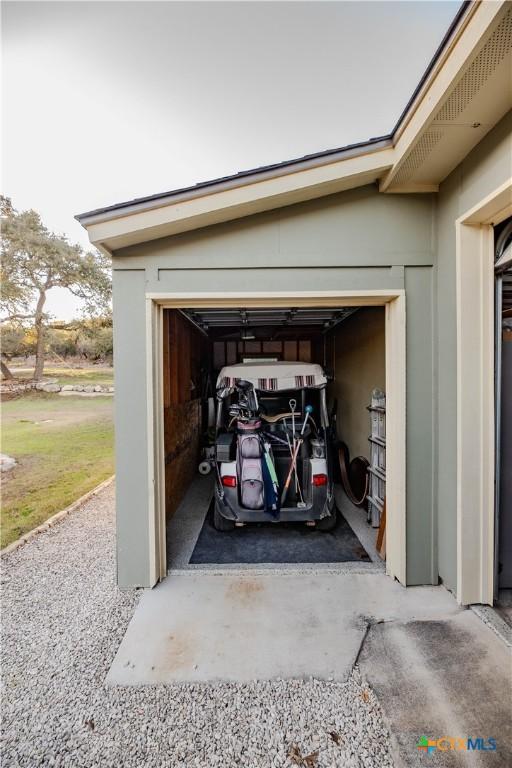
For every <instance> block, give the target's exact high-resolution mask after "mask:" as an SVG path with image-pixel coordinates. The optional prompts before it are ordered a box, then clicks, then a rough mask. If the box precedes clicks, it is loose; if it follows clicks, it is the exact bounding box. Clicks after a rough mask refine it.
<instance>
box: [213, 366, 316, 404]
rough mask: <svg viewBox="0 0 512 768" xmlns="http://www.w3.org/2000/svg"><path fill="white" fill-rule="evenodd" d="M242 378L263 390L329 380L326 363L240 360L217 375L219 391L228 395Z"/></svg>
mask: <svg viewBox="0 0 512 768" xmlns="http://www.w3.org/2000/svg"><path fill="white" fill-rule="evenodd" d="M240 380H244V381H248V382H250V383H251V384H252V385H253V387H254V389H257V390H259V391H260V392H282V391H285V390H294V389H304V388H308V389H320V388H323V387H325V386H326V384H327V378H326V376H325V373H324V371H323V369H322V366H320V365H317V364H316V363H299V362H297V363H286V362H276V363H240V364H238V365H226V366H225V367H224V368H222V370H221V372H220V373H219V376H218V379H217V392H219V391H221V390H225V391H226V394H225V396H226V397H227V395H228V394H229V391H230V389H231V388H233V387H234V386H235V384H236V382H237V381H240Z"/></svg>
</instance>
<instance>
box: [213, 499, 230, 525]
mask: <svg viewBox="0 0 512 768" xmlns="http://www.w3.org/2000/svg"><path fill="white" fill-rule="evenodd" d="M213 527H214V528H215V530H216V531H223V532H226V531H232V530H233V528H234V527H235V521H234V520H228V519H227V518H225V517H224V516H223V515H221V513H220V510H219V507H218V504H217V502H215V503H214V505H213Z"/></svg>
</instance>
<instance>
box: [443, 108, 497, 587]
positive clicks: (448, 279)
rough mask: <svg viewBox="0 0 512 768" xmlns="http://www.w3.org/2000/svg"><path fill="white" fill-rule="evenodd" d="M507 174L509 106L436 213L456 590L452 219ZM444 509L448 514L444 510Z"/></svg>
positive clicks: (450, 550) (449, 579) (449, 540)
mask: <svg viewBox="0 0 512 768" xmlns="http://www.w3.org/2000/svg"><path fill="white" fill-rule="evenodd" d="M511 176H512V111H511V112H508V113H507V114H506V115H505V117H503V119H502V120H501V121H500V122H499V123H498V125H497V126H496V127H495V128H493V130H492V131H490V132H489V133H488V134H487V136H485V138H484V139H482V141H481V142H480V143H479V144H478V145H477V146H476V147H475V148H474V150H473V151H472V152H471V153H470V154H469V155H468V156H467V157H466V158H465V159H464V161H463V162H462V163H461V164H460V165H458V166H457V167H456V168H455V170H454V171H452V173H451V174H450V175H449V176H448V178H447V179H446V180H445V181H444V182H443V183H442V184H441V187H440V190H439V196H438V213H437V239H438V251H437V267H436V278H437V279H436V300H437V333H436V349H437V371H438V382H439V383H438V401H437V430H436V431H437V471H436V475H437V493H436V496H437V509H438V525H437V529H438V561H439V575H440V577H441V579H442V580H443V583H444V584H445V586H447V587H448V588H449V589H451V590H453V591H454V592H455V591H456V589H457V519H456V515H455V512H454V511H455V510H456V503H457V497H456V491H457V489H456V483H455V477H456V468H457V422H456V419H457V354H456V350H457V337H456V333H457V318H456V301H455V276H456V271H455V270H456V263H455V251H456V243H455V221H456V219H458V218H459V216H461V215H462V214H463V213H464V212H465V211H467V210H469V209H470V208H472V207H473V206H475V205H477V204H478V203H479V201H481V200H483V199H484V198H485V197H486V196H487V195H489V194H490V193H491V192H492V191H493V190H494V189H496V188H497V187H498V186H499V185H500V184H503V183H504V182H505V181H506V180H507V179H509V178H510V177H511ZM448 510H449V513H448Z"/></svg>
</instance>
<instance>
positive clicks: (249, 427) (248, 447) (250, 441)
mask: <svg viewBox="0 0 512 768" xmlns="http://www.w3.org/2000/svg"><path fill="white" fill-rule="evenodd" d="M237 431H238V449H237V462H238V477H239V479H240V503H241V504H242V506H243V507H247V509H261V508H262V507H263V501H264V496H263V474H262V470H261V455H262V446H261V440H260V431H261V422H260V421H259V420H258V419H253V420H251V421H249V422H247V423H243V422H238V425H237Z"/></svg>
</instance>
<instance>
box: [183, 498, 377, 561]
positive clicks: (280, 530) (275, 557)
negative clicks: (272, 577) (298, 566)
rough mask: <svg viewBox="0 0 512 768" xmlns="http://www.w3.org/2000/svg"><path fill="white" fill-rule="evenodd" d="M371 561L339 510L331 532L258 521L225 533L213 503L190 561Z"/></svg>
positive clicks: (297, 525) (302, 526)
mask: <svg viewBox="0 0 512 768" xmlns="http://www.w3.org/2000/svg"><path fill="white" fill-rule="evenodd" d="M369 560H370V558H369V556H368V554H367V552H366V550H365V549H364V548H363V546H362V545H361V543H360V541H359V539H358V538H357V536H356V535H355V533H354V532H353V531H352V529H351V528H350V526H349V524H348V523H347V521H346V520H345V519H344V518H343V517H342V516H341V515H340V514H339V513H338V524H337V526H336V528H335V529H334V531H330V532H324V531H316V530H315V529H314V528H310V527H308V526H306V525H305V524H304V523H279V524H276V523H254V524H248V525H245V526H244V527H243V528H235V529H234V530H233V531H226V532H222V533H221V532H219V531H216V530H215V528H214V527H213V504H212V505H211V506H210V509H209V510H208V514H207V515H206V519H205V521H204V523H203V527H202V528H201V532H200V534H199V537H198V539H197V542H196V546H195V548H194V551H193V552H192V557H191V558H190V563H191V564H193V565H199V564H202V565H205V564H218V565H223V564H228V563H346V562H351V561H357V562H369Z"/></svg>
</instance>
